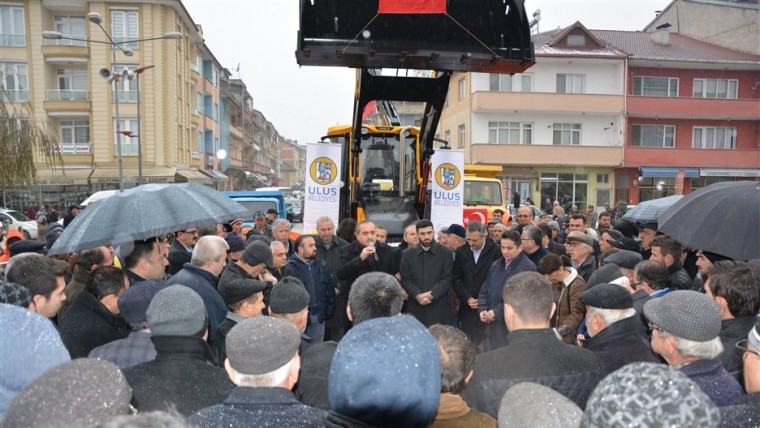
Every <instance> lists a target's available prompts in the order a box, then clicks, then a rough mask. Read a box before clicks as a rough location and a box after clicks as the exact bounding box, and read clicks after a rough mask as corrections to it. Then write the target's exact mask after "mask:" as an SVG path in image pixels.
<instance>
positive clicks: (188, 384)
mask: <svg viewBox="0 0 760 428" xmlns="http://www.w3.org/2000/svg"><path fill="white" fill-rule="evenodd" d="M205 313H206V309H205V307H204V305H203V300H202V299H201V297H200V296H199V295H198V293H196V292H195V291H193V290H191V289H190V288H188V287H184V286H182V285H178V284H177V285H171V286H169V287H167V288H165V289H163V290H161V291H159V292H158V293H156V295H155V296H154V297H153V300H152V301H151V302H150V305H149V306H148V311H147V320H148V327H149V328H150V334H151V340H152V341H153V344H154V345H156V359H155V360H153V361H148V362H146V363H142V364H138V365H136V366H132V367H130V368H127V369H124V376H125V377H126V378H127V382H129V385H130V386H131V387H132V405H134V406H135V408H137V410H139V411H140V412H149V411H154V410H162V411H167V410H169V409H171V408H172V407H174V408H176V410H177V411H178V412H179V413H180V414H182V415H184V416H189V415H190V414H192V413H193V412H195V411H196V410H199V409H202V408H204V407H207V406H211V405H214V404H219V403H221V402H222V401H224V399H225V398H226V397H227V396H228V395H229V393H230V391H231V390H232V388H233V384H232V383H231V382H230V380H229V378H228V377H227V373H225V371H224V369H222V368H220V367H215V366H214V365H213V361H214V357H213V355H212V353H211V348H209V346H208V344H207V343H206V338H207V337H208V331H207V329H206V314H205Z"/></svg>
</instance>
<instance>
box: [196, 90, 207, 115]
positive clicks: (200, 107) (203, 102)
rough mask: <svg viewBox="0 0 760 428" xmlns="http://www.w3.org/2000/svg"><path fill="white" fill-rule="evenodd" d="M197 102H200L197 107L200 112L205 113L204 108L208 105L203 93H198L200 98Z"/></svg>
mask: <svg viewBox="0 0 760 428" xmlns="http://www.w3.org/2000/svg"><path fill="white" fill-rule="evenodd" d="M197 103H198V105H197V107H198V111H199V112H200V113H203V108H204V107H205V106H206V105H205V98H204V97H203V94H201V93H198V100H197Z"/></svg>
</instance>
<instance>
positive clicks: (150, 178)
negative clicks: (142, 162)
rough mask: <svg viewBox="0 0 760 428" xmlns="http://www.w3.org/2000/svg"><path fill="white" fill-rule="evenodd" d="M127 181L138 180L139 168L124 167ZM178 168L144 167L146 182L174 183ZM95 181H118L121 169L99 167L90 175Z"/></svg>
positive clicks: (144, 180) (143, 173) (144, 179)
mask: <svg viewBox="0 0 760 428" xmlns="http://www.w3.org/2000/svg"><path fill="white" fill-rule="evenodd" d="M122 172H123V177H124V181H125V182H137V168H124V169H123V170H122ZM176 173H177V168H172V167H168V166H157V167H154V168H143V172H142V175H143V182H144V183H174V175H175V174H176ZM90 179H91V180H92V182H93V183H118V182H119V170H118V169H116V168H98V169H96V170H95V172H94V173H93V174H92V177H90Z"/></svg>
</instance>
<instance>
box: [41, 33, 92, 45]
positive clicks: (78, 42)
mask: <svg viewBox="0 0 760 428" xmlns="http://www.w3.org/2000/svg"><path fill="white" fill-rule="evenodd" d="M74 37H81V38H85V37H86V36H77V35H74ZM42 42H43V43H44V44H46V45H53V46H87V41H86V40H69V39H42Z"/></svg>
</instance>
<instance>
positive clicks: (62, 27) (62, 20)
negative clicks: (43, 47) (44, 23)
mask: <svg viewBox="0 0 760 428" xmlns="http://www.w3.org/2000/svg"><path fill="white" fill-rule="evenodd" d="M55 31H58V32H59V33H61V34H65V35H67V36H74V37H81V38H86V37H87V30H86V25H85V19H84V16H56V17H55ZM45 44H48V45H70V46H86V45H87V42H86V41H84V40H69V39H58V40H48V39H45Z"/></svg>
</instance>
